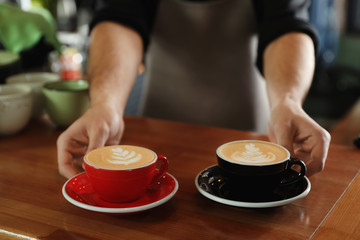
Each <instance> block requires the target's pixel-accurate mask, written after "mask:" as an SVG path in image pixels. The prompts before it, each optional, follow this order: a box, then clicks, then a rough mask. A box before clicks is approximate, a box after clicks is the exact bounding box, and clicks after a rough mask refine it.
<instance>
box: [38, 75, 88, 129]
mask: <svg viewBox="0 0 360 240" xmlns="http://www.w3.org/2000/svg"><path fill="white" fill-rule="evenodd" d="M88 90H89V84H88V82H87V81H84V80H77V81H58V82H52V83H46V84H45V85H44V86H43V88H42V91H43V93H44V96H45V110H46V112H47V113H48V114H49V116H50V119H51V121H52V122H53V123H54V124H55V125H57V126H59V127H67V126H69V125H70V124H71V123H73V122H74V121H75V120H76V119H78V118H79V117H80V116H81V115H82V114H83V113H84V112H85V111H86V110H87V109H88V107H89V104H90V100H89V92H88Z"/></svg>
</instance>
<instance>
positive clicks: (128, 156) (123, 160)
mask: <svg viewBox="0 0 360 240" xmlns="http://www.w3.org/2000/svg"><path fill="white" fill-rule="evenodd" d="M111 151H112V152H113V155H112V156H111V159H107V161H108V162H109V163H112V164H125V165H129V164H132V163H135V162H137V161H140V160H141V158H142V155H141V154H140V153H136V152H135V151H128V150H123V149H122V148H121V147H119V148H114V149H111Z"/></svg>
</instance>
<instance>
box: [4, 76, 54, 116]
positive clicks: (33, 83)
mask: <svg viewBox="0 0 360 240" xmlns="http://www.w3.org/2000/svg"><path fill="white" fill-rule="evenodd" d="M55 81H60V76H59V75H58V74H56V73H49V72H29V73H21V74H16V75H12V76H10V77H8V78H6V83H7V84H16V83H21V84H24V85H28V86H29V87H31V89H32V98H33V101H32V102H33V108H32V117H34V118H39V117H41V116H42V115H43V113H44V110H45V99H44V95H43V93H42V87H43V85H44V84H45V83H47V82H55Z"/></svg>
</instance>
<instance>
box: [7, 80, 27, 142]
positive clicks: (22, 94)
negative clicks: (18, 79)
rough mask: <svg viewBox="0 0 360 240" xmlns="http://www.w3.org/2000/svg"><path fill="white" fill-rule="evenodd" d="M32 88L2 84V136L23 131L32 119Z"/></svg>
mask: <svg viewBox="0 0 360 240" xmlns="http://www.w3.org/2000/svg"><path fill="white" fill-rule="evenodd" d="M31 110H32V99H31V88H30V87H29V86H25V85H15V84H14V85H7V84H0V136H3V135H12V134H15V133H17V132H19V131H20V130H22V129H23V128H24V127H25V126H26V125H27V123H28V121H29V119H30V118H31Z"/></svg>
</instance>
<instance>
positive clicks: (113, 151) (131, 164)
mask: <svg viewBox="0 0 360 240" xmlns="http://www.w3.org/2000/svg"><path fill="white" fill-rule="evenodd" d="M158 166H159V168H157V167H158ZM84 167H85V171H86V174H87V176H88V179H89V181H90V183H91V185H92V186H93V188H94V191H95V192H96V193H97V194H98V195H99V196H100V197H101V198H102V199H103V200H105V201H108V202H115V203H125V202H132V201H135V200H137V199H139V198H141V197H142V196H143V195H144V194H145V193H146V191H147V190H149V189H156V188H158V187H159V186H160V185H161V182H162V181H161V179H162V178H163V177H164V176H165V174H166V171H167V169H168V160H167V159H166V157H165V156H162V155H159V154H156V153H155V152H154V151H152V150H150V149H147V148H144V147H139V146H132V145H114V146H106V147H102V148H98V149H95V150H92V151H90V152H88V153H87V154H86V155H85V156H84Z"/></svg>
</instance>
